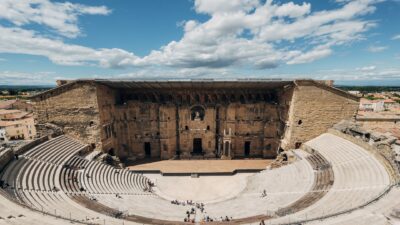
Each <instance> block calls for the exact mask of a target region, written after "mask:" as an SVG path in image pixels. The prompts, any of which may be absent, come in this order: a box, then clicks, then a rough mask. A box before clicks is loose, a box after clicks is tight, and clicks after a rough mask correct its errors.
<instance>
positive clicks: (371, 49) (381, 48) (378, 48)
mask: <svg viewBox="0 0 400 225" xmlns="http://www.w3.org/2000/svg"><path fill="white" fill-rule="evenodd" d="M387 48H388V47H387V46H379V45H371V46H369V47H368V48H367V51H369V52H372V53H377V52H383V51H385V50H386V49H387Z"/></svg>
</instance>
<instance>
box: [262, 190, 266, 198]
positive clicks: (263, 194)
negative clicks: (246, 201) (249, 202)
mask: <svg viewBox="0 0 400 225" xmlns="http://www.w3.org/2000/svg"><path fill="white" fill-rule="evenodd" d="M264 197H267V191H266V190H265V189H264V190H263V192H262V194H261V198H264Z"/></svg>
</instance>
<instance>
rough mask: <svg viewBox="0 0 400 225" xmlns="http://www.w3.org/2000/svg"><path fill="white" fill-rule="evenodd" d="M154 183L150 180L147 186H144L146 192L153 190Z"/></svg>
mask: <svg viewBox="0 0 400 225" xmlns="http://www.w3.org/2000/svg"><path fill="white" fill-rule="evenodd" d="M154 186H155V185H154V183H153V182H151V181H150V180H148V181H147V187H145V188H143V191H144V192H153V187H154Z"/></svg>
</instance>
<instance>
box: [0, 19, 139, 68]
mask: <svg viewBox="0 0 400 225" xmlns="http://www.w3.org/2000/svg"><path fill="white" fill-rule="evenodd" d="M0 33H1V34H2V35H0V52H3V53H21V54H30V55H40V56H46V57H48V58H49V59H50V60H51V61H52V62H54V63H56V64H61V65H85V64H86V65H88V64H90V63H95V64H99V65H101V66H103V67H122V66H126V65H131V64H137V65H139V64H140V63H137V62H135V61H136V60H137V59H138V58H137V57H136V56H135V55H133V54H132V53H129V52H127V51H124V50H121V49H92V48H87V47H84V46H80V45H71V44H65V43H64V42H62V41H61V40H54V39H49V38H46V37H42V36H40V35H38V34H36V33H35V32H33V31H30V30H24V29H20V28H7V27H2V26H0Z"/></svg>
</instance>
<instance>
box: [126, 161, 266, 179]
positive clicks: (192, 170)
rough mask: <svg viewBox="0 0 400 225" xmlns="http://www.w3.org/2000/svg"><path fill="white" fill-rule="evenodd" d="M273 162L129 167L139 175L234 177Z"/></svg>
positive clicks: (210, 162) (254, 170)
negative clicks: (219, 175)
mask: <svg viewBox="0 0 400 225" xmlns="http://www.w3.org/2000/svg"><path fill="white" fill-rule="evenodd" d="M272 162H273V160H270V159H240V160H162V161H156V162H145V163H141V164H137V165H133V166H128V168H129V170H131V171H134V172H137V173H160V174H162V175H165V176H167V175H170V176H173V175H192V174H197V175H217V174H221V175H230V174H231V175H232V174H236V173H240V172H258V171H261V170H264V169H265V168H266V167H267V166H268V165H269V164H271V163H272Z"/></svg>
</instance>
